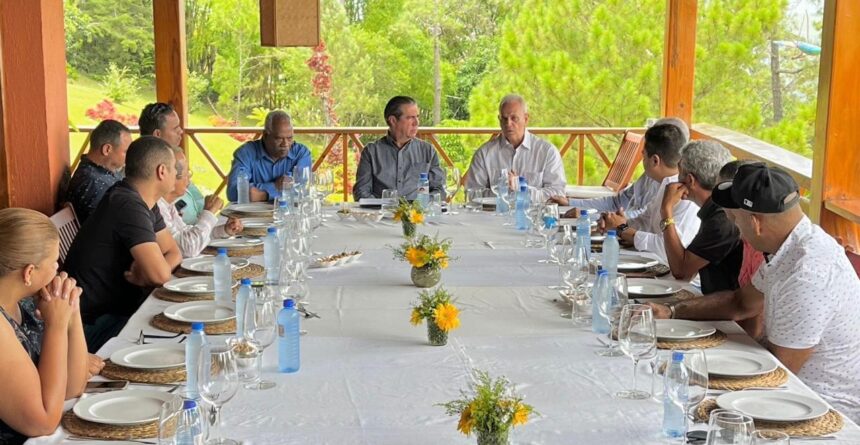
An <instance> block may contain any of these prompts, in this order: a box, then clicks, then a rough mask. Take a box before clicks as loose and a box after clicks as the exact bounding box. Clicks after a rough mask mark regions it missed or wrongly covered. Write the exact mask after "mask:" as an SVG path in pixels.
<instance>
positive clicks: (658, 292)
mask: <svg viewBox="0 0 860 445" xmlns="http://www.w3.org/2000/svg"><path fill="white" fill-rule="evenodd" d="M626 256H627V255H622V257H626ZM621 261H624V260H622V259H620V258H619V263H620V262H621ZM641 264H650V263H640V265H641ZM647 267H650V266H647ZM620 269H621V267H620V264H619V270H620ZM683 289H684V288H683V287H682V286H681V285H680V284H678V283H676V282H673V281H667V280H655V279H653V278H629V279H628V280H627V293H629V294H630V295H633V296H635V297H636V298H651V297H665V296H667V295H672V294H675V293H677V292H680V291H681V290H683Z"/></svg>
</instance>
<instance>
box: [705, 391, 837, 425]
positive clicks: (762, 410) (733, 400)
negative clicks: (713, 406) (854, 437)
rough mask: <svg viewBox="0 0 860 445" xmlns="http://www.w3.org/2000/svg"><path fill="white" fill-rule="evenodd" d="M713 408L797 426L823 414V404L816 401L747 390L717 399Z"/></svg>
mask: <svg viewBox="0 0 860 445" xmlns="http://www.w3.org/2000/svg"><path fill="white" fill-rule="evenodd" d="M717 406H719V407H720V408H723V409H731V410H735V411H739V412H741V413H743V414H746V415H748V416H750V417H752V418H753V420H762V421H768V422H799V421H802V420H812V419H816V418H818V417H821V416H823V415H825V414H827V411H828V408H827V404H825V403H824V402H822V401H821V400H820V399H818V398H817V397H813V396H808V395H805V394H798V393H795V392H790V391H766V390H759V391H756V390H748V391H737V392H730V393H726V394H723V395H721V396H719V397H717Z"/></svg>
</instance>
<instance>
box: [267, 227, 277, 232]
mask: <svg viewBox="0 0 860 445" xmlns="http://www.w3.org/2000/svg"><path fill="white" fill-rule="evenodd" d="M266 233H278V228H277V227H269V228H268V229H266Z"/></svg>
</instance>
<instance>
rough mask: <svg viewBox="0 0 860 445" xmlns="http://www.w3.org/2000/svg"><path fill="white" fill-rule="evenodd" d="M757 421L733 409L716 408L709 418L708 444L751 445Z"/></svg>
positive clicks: (706, 441)
mask: <svg viewBox="0 0 860 445" xmlns="http://www.w3.org/2000/svg"><path fill="white" fill-rule="evenodd" d="M754 431H755V423H754V422H753V419H752V417H750V416H747V415H744V414H741V413H739V412H737V411H732V410H722V409H720V410H714V411H712V412H711V414H710V417H709V419H708V436H707V438H706V440H705V443H706V444H707V445H750V444H751V443H752V440H753V432H754Z"/></svg>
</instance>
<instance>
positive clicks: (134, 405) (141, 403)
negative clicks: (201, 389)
mask: <svg viewBox="0 0 860 445" xmlns="http://www.w3.org/2000/svg"><path fill="white" fill-rule="evenodd" d="M175 397H177V396H175V395H173V394H170V393H167V392H164V391H152V390H140V389H125V390H121V391H113V392H107V393H103V394H96V395H90V396H87V397H84V398H82V399H80V400H79V401H78V403H77V404H75V406H74V408H72V410H73V411H74V413H75V415H76V416H78V417H80V418H81V419H83V420H86V421H89V422H95V423H101V424H106V425H140V424H144V423H150V422H156V421H158V415H159V413H160V411H161V405H162V404H163V403H164V402H169V401H171V400H174V398H175Z"/></svg>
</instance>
